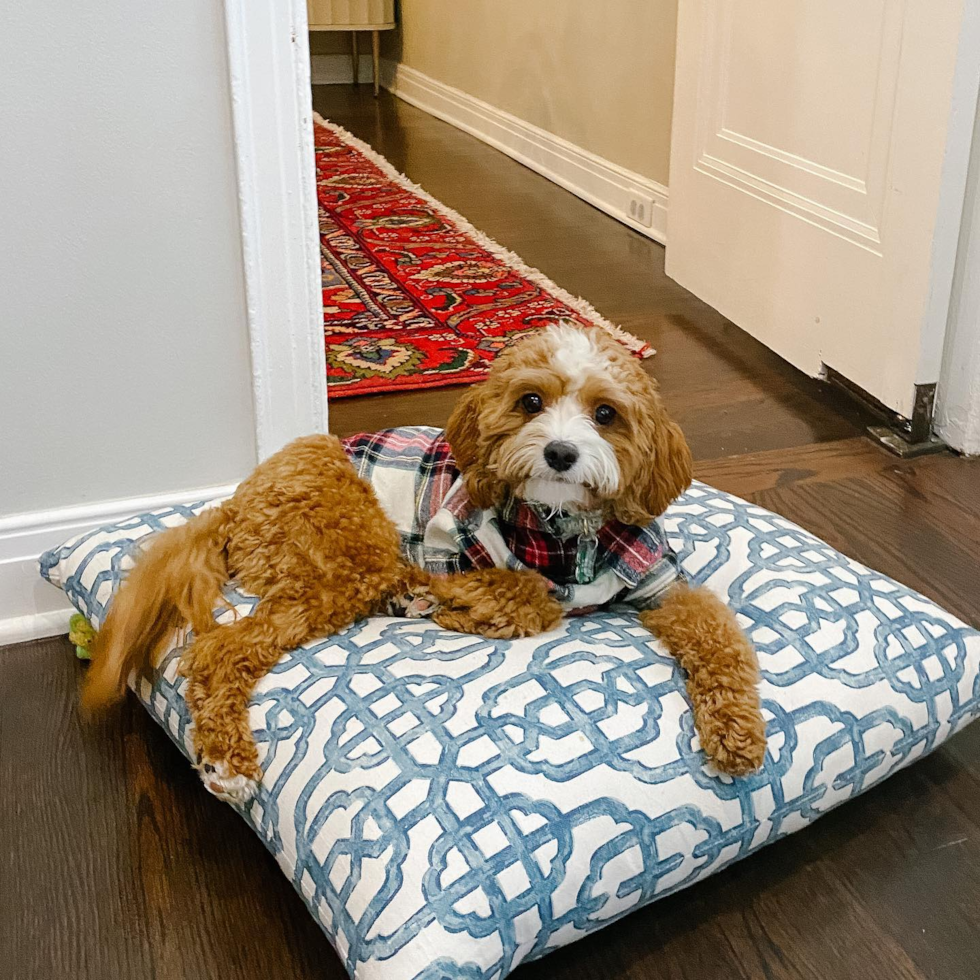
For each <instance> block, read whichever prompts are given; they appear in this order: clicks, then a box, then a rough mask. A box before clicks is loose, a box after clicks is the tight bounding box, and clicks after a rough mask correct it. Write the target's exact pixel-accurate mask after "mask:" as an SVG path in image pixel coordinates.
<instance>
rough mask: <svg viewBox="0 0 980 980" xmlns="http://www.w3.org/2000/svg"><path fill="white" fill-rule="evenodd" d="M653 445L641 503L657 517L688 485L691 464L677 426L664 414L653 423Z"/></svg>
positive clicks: (685, 444)
mask: <svg viewBox="0 0 980 980" xmlns="http://www.w3.org/2000/svg"><path fill="white" fill-rule="evenodd" d="M654 444H655V446H656V453H655V458H654V460H653V466H652V467H650V475H649V482H648V484H647V487H646V492H645V494H644V500H643V504H644V506H645V507H646V509H647V510H648V511H649V512H650V515H651V516H652V517H659V516H660V515H661V514H662V513H663V512H664V511H665V510H666V509H667V508H668V507H669V506H670V505H671V504H672V503H673V502H674V501H675V500H676V499H677V498H678V497H679V496H680V495H681V494H682V493H683V492H684V491H685V490H686V489H687V488H688V487H689V486H690V485H691V478H692V477H693V475H694V464H693V461H692V460H691V450H690V448H689V446H688V445H687V440H686V439H685V438H684V433H683V432H681V427H680V426H679V425H678V424H677V423H676V422H675V421H674V420H673V419H672V418H669V417H668V416H667V414H666V413H664V414H663V415H662V416H661V419H660V423H659V425H658V426H657V432H656V435H655V437H654Z"/></svg>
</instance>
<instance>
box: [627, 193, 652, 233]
mask: <svg viewBox="0 0 980 980" xmlns="http://www.w3.org/2000/svg"><path fill="white" fill-rule="evenodd" d="M629 215H630V217H631V218H632V219H633V220H634V221H635V222H637V223H638V224H641V225H643V227H644V228H650V227H651V226H652V225H653V199H652V198H649V197H637V196H635V195H634V196H633V197H631V198H630V208H629Z"/></svg>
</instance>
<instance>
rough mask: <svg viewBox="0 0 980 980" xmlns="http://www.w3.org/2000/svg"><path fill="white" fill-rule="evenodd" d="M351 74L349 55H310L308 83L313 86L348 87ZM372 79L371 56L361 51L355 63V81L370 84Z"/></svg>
mask: <svg viewBox="0 0 980 980" xmlns="http://www.w3.org/2000/svg"><path fill="white" fill-rule="evenodd" d="M352 74H353V71H352V66H351V63H350V55H349V54H314V55H310V81H311V82H312V83H313V84H314V85H350V84H351V82H352V81H353V79H352V77H351V76H352ZM372 77H373V76H372V71H371V54H370V52H368V53H365V52H363V51H362V52H361V57H360V58H359V59H358V62H357V79H358V81H359V82H363V83H365V84H370V83H371V81H372Z"/></svg>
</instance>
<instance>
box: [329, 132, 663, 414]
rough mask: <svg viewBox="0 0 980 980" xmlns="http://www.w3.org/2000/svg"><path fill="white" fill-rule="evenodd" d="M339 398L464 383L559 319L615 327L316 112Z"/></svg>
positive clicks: (334, 383) (633, 345) (333, 377)
mask: <svg viewBox="0 0 980 980" xmlns="http://www.w3.org/2000/svg"><path fill="white" fill-rule="evenodd" d="M315 119H316V123H317V125H316V126H315V127H314V132H315V144H316V174H317V196H318V199H319V204H320V253H321V259H322V268H323V321H324V340H325V344H326V358H327V383H328V384H329V386H330V397H331V398H345V397H348V396H350V395H369V394H377V393H379V392H391V391H410V390H415V389H419V388H436V387H440V386H442V385H458V384H467V383H469V382H472V381H476V380H478V379H479V378H481V377H482V376H483V375H485V374H486V372H487V370H488V368H489V366H490V362H491V361H492V360H493V358H494V356H495V355H496V353H497V352H498V351H499V350H501V349H502V348H503V347H505V346H506V345H507V344H509V343H510V342H511V341H512V340H513V339H514V338H515V337H518V336H519V335H521V334H523V333H526V332H527V331H529V330H534V329H535V328H537V327H541V326H546V325H547V324H549V323H553V322H554V321H556V320H574V321H578V322H580V323H585V324H591V325H593V326H597V327H600V328H602V329H603V330H608V331H609V332H610V333H612V334H613V335H614V336H615V337H617V338H618V339H619V340H620V341H621V342H622V343H623V344H625V345H626V346H627V347H628V348H629V349H630V350H632V351H634V352H635V353H636V354H637V355H638V356H640V357H648V356H649V355H651V354H652V353H653V350H652V348H651V347H650V346H649V345H647V344H645V343H643V342H642V341H640V340H638V339H637V338H636V337H634V336H633V335H632V334H628V333H626V332H625V331H623V330H621V329H619V328H618V327H615V326H613V324H611V323H609V321H608V320H605V319H604V318H603V317H601V316H600V315H599V314H598V313H597V312H596V311H595V310H594V309H593V308H592V307H591V306H590V305H589V304H588V303H586V302H585V301H584V300H582V299H576V298H575V297H574V296H571V295H570V294H569V293H566V292H565V291H564V290H563V289H561V288H560V287H559V286H556V285H555V284H554V283H553V282H551V280H550V279H548V278H546V277H545V276H544V275H542V273H540V272H538V271H537V270H536V269H532V268H530V267H529V266H527V265H525V264H524V263H523V262H522V261H521V260H520V259H519V258H518V257H517V256H516V255H514V254H513V253H512V252H508V251H507V250H506V249H504V248H501V246H500V245H498V244H497V243H496V242H494V241H492V240H491V239H489V238H488V237H487V236H486V235H484V234H482V233H481V232H479V231H477V229H475V228H474V227H473V226H472V225H471V224H470V223H469V222H468V221H467V220H466V219H465V218H463V217H461V216H460V215H458V214H456V213H455V212H453V211H451V210H450V209H449V208H447V207H445V206H444V205H442V204H440V203H439V202H438V201H437V200H435V198H433V197H430V196H429V195H428V194H426V193H425V191H423V190H422V189H421V188H420V187H418V186H416V185H415V184H413V183H412V182H411V181H409V180H408V178H407V177H404V176H403V175H402V174H400V173H398V171H396V170H395V169H394V168H393V167H392V166H391V164H389V163H388V161H387V160H385V159H384V158H383V157H381V156H379V155H378V154H377V153H375V152H374V151H373V150H372V149H371V148H370V147H369V146H368V145H367V144H366V143H362V142H361V141H360V140H359V139H357V138H356V137H354V136H352V135H351V134H350V133H348V132H347V131H346V130H344V129H342V128H341V127H340V126H335V125H334V124H332V123H328V122H326V121H325V120H324V119H322V118H321V117H320V116H319V115H315Z"/></svg>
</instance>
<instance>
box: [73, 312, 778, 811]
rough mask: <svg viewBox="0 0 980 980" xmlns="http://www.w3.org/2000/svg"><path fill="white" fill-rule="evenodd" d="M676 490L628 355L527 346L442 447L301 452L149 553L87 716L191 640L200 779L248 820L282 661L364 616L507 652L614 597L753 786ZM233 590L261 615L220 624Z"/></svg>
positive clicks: (735, 661)
mask: <svg viewBox="0 0 980 980" xmlns="http://www.w3.org/2000/svg"><path fill="white" fill-rule="evenodd" d="M351 464H353V466H352V465H351ZM690 481H691V455H690V452H689V450H688V448H687V444H686V443H685V441H684V437H683V435H682V434H681V432H680V429H679V428H678V427H677V425H676V424H675V423H674V422H673V421H672V420H671V419H670V418H669V417H668V416H667V414H666V412H665V411H664V408H663V406H662V404H661V401H660V396H659V394H658V391H657V385H656V382H655V381H653V379H651V378H650V377H649V376H648V375H647V374H646V372H645V371H644V370H643V368H642V367H641V366H640V363H639V362H638V361H637V360H636V359H635V358H634V357H632V355H630V354H629V353H628V352H627V351H626V350H625V349H624V348H623V347H622V346H621V345H620V344H618V343H617V342H616V341H615V340H613V339H612V338H611V337H609V336H608V335H606V334H605V333H603V332H601V331H599V330H597V329H590V328H585V327H578V326H573V325H570V324H557V325H554V326H551V327H548V328H546V329H542V330H537V331H534V332H533V333H531V334H529V335H527V336H526V337H525V338H523V339H521V340H520V341H519V342H518V343H516V344H515V345H513V346H512V347H510V348H509V349H507V350H505V351H504V352H503V353H501V354H500V356H499V357H498V358H497V360H496V361H495V362H494V365H493V367H492V369H491V371H490V374H489V376H488V378H487V380H486V381H484V382H482V383H481V384H478V385H474V386H472V387H471V388H469V389H467V391H466V392H465V393H464V394H463V396H462V397H461V399H460V401H459V403H458V405H457V406H456V409H455V411H454V412H453V415H452V417H451V419H450V421H449V425H448V427H447V428H446V431H445V432H442V431H440V430H437V429H431V428H428V427H404V428H398V429H390V430H386V431H384V432H379V433H374V434H365V435H358V436H354V437H351V438H350V439H346V440H344V442H343V443H340V442H338V441H337V440H336V439H333V438H331V437H329V436H311V437H309V438H306V439H299V440H297V441H296V442H294V443H292V444H291V445H290V446H287V447H286V448H285V449H283V450H282V451H280V452H279V453H277V454H276V455H275V456H272V457H270V459H268V460H266V461H265V462H264V463H262V464H260V466H259V467H258V468H257V469H256V470H255V472H254V473H253V474H252V475H251V476H250V477H249V478H248V479H247V480H245V481H244V482H243V483H242V484H241V486H240V487H239V488H238V490H237V492H236V493H235V495H234V496H233V497H232V498H231V499H230V500H228V501H226V502H225V503H223V504H221V505H220V506H217V507H215V508H213V509H211V510H208V511H205V512H204V513H203V514H201V515H200V516H198V517H196V518H194V519H193V520H191V521H190V522H188V523H187V524H186V525H183V526H180V527H176V528H173V529H171V530H167V531H164V532H162V533H161V534H159V535H156V536H154V539H153V540H152V541H151V542H150V546H149V548H148V550H147V551H146V553H145V554H144V555H143V556H142V557H141V558H140V559H139V560H138V561H137V563H136V566H135V568H134V569H133V570H132V572H131V573H130V574H129V576H128V578H127V579H126V581H125V582H124V584H123V586H122V587H121V589H120V590H119V593H118V594H117V595H116V597H115V599H114V601H113V603H112V605H111V606H110V609H109V613H108V615H107V617H106V621H105V623H104V625H103V627H102V629H101V630H100V632H99V635H98V638H97V641H96V646H95V649H94V651H93V663H92V667H91V670H90V675H89V678H88V681H87V685H86V689H85V692H84V700H85V703H86V705H88V706H89V707H90V708H98V707H100V706H103V705H105V704H107V703H109V702H111V701H113V700H115V699H116V698H118V697H120V696H121V695H122V693H123V690H124V688H125V682H126V678H127V676H128V674H129V672H130V671H131V670H132V669H133V668H135V667H139V666H141V665H142V664H144V663H145V662H146V661H147V660H149V659H151V658H152V657H153V655H154V654H155V653H156V652H157V651H158V650H159V649H160V648H161V647H162V646H163V644H164V642H165V641H166V640H167V639H168V638H169V637H170V636H171V635H172V634H173V632H174V630H176V629H179V628H181V627H182V626H184V625H185V624H188V623H189V624H190V625H191V626H192V627H193V629H194V634H195V637H194V640H193V642H192V644H191V645H190V648H189V649H188V650H186V651H185V652H184V654H183V655H182V661H181V673H183V674H185V675H186V676H187V677H188V679H189V680H188V686H187V700H188V703H189V705H190V708H191V712H192V715H193V718H194V723H195V733H194V737H195V744H196V748H197V750H198V768H199V770H200V772H201V774H202V780H203V781H204V783H205V785H206V786H207V787H208V789H210V790H211V792H213V793H215V794H216V795H218V796H221V797H222V798H224V799H229V800H231V801H233V802H239V803H241V802H244V801H245V800H247V799H248V798H249V797H250V796H251V794H252V793H253V792H254V790H255V786H256V781H257V780H258V779H260V778H261V770H260V768H259V765H258V757H257V752H256V748H255V744H254V742H253V739H252V733H251V730H250V728H249V725H248V702H249V698H250V696H251V693H252V690H253V688H254V686H255V683H256V682H257V681H258V679H259V678H260V677H261V676H262V675H263V674H265V673H266V672H267V671H268V670H270V669H271V668H272V667H273V666H274V665H275V663H276V662H277V661H278V660H279V658H280V657H281V655H282V654H283V653H284V652H286V651H288V650H289V649H292V648H294V647H296V646H299V645H300V644H302V643H304V642H306V641H307V640H310V639H313V638H316V637H319V636H326V635H329V634H331V633H335V632H337V631H338V630H341V629H343V628H345V627H347V626H349V625H351V624H352V623H353V622H355V621H356V620H358V619H360V618H363V617H365V616H369V615H371V614H374V613H388V614H396V615H406V616H410V617H414V616H422V615H428V616H431V617H432V619H433V620H434V621H435V622H437V623H438V624H439V625H441V626H443V627H445V628H447V629H455V630H459V631H463V632H468V633H479V634H482V635H485V636H490V637H498V638H509V637H519V636H529V635H533V634H535V633H539V632H542V631H545V630H548V629H551V628H553V627H554V626H556V625H557V623H558V621H559V619H560V618H561V616H562V614H563V612H565V613H568V614H571V615H574V614H576V613H582V612H586V611H589V610H592V609H595V608H597V607H599V606H603V605H605V604H607V603H610V602H613V601H619V602H622V601H625V602H628V603H631V604H633V605H634V606H635V607H636V608H637V609H638V610H639V615H640V621H641V622H642V623H643V624H644V626H646V627H647V628H648V629H649V630H651V632H653V633H654V634H656V635H657V636H658V637H659V638H660V639H661V640H662V641H663V643H664V644H665V646H666V647H667V649H668V650H669V651H670V653H671V654H672V655H673V656H675V657H676V658H677V659H678V661H679V662H680V664H681V665H682V667H683V668H684V670H685V671H686V673H687V686H688V692H689V695H690V698H691V702H692V704H693V707H694V722H695V726H696V728H697V731H698V734H699V736H700V739H701V744H702V746H703V748H704V750H705V752H706V753H707V755H708V756H709V757H710V758H711V759H712V761H713V762H714V763H715V764H716V765H717V767H718V768H719V769H720V770H722V771H723V772H727V773H731V774H741V773H746V772H749V771H751V770H753V769H756V768H758V767H759V766H760V765H761V764H762V761H763V758H764V756H765V747H766V743H765V724H764V721H763V719H762V715H761V712H760V706H759V695H758V690H757V685H758V665H757V662H756V657H755V653H754V651H753V649H752V646H751V644H750V643H749V642H748V640H747V638H746V637H745V635H744V634H743V632H742V631H741V629H740V628H739V626H738V624H737V622H736V620H735V616H734V614H733V613H732V611H731V610H730V609H728V607H727V606H725V604H724V603H722V602H721V601H720V600H719V599H718V598H716V597H715V596H714V595H713V594H712V593H711V592H709V591H707V590H704V589H692V588H690V587H689V586H688V585H686V584H685V582H684V580H683V576H682V575H681V573H680V571H679V569H678V565H677V560H676V558H675V556H674V554H673V553H672V552H671V550H670V548H669V546H668V544H667V542H666V538H665V536H664V532H663V530H662V528H661V527H660V525H659V523H658V521H657V518H659V517H660V515H661V514H662V513H663V512H664V511H665V510H666V508H667V506H668V505H669V504H670V502H671V501H672V500H674V498H676V497H677V496H678V495H679V494H680V493H681V492H683V490H684V489H686V487H687V486H688V484H689V483H690ZM232 578H234V579H237V581H238V582H239V583H240V585H241V586H242V587H243V588H244V589H246V590H248V591H250V592H253V593H255V594H257V595H258V596H259V597H260V601H259V603H258V604H257V605H256V607H255V610H254V612H253V614H252V615H251V616H249V617H245V618H241V619H237V620H235V621H233V622H231V623H227V624H224V625H218V624H217V623H215V621H214V617H213V610H214V608H215V606H216V605H217V604H218V603H219V602H220V601H221V590H222V587H223V585H224V584H225V582H226V581H228V580H229V579H232Z"/></svg>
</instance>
